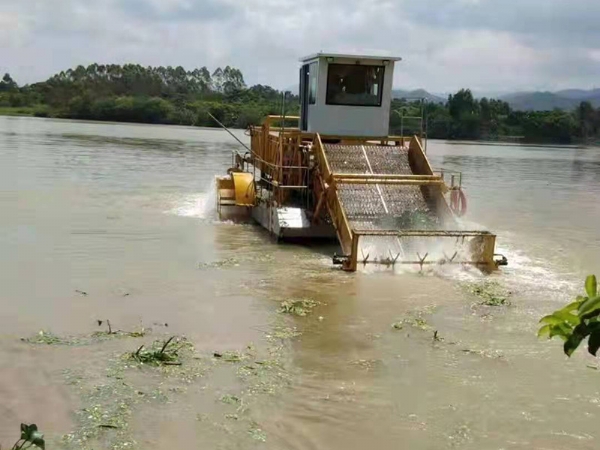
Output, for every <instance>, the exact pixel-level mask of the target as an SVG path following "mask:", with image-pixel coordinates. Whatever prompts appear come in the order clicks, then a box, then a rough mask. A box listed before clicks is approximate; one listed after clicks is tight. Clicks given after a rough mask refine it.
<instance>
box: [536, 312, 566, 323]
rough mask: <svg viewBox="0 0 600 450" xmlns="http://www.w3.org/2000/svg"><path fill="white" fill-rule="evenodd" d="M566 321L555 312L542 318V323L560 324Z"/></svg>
mask: <svg viewBox="0 0 600 450" xmlns="http://www.w3.org/2000/svg"><path fill="white" fill-rule="evenodd" d="M563 322H564V321H563V320H562V319H560V318H558V317H556V316H555V315H554V314H550V315H549V316H544V317H542V318H541V319H540V323H547V324H548V325H558V324H559V323H563Z"/></svg>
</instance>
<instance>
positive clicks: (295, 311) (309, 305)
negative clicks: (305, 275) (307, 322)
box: [279, 298, 319, 317]
mask: <svg viewBox="0 0 600 450" xmlns="http://www.w3.org/2000/svg"><path fill="white" fill-rule="evenodd" d="M318 305H319V302H316V301H314V300H311V299H307V298H303V299H298V300H293V299H290V300H284V301H282V302H281V305H280V307H279V312H281V313H283V314H292V315H294V316H301V317H304V316H307V315H308V314H310V313H311V312H312V310H313V309H314V308H316V307H317V306H318Z"/></svg>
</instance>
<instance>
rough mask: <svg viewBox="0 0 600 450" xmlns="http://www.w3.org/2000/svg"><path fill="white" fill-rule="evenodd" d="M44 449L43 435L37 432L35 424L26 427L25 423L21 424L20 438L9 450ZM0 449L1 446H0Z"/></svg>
mask: <svg viewBox="0 0 600 450" xmlns="http://www.w3.org/2000/svg"><path fill="white" fill-rule="evenodd" d="M33 447H36V448H41V449H42V450H44V449H45V448H46V443H45V442H44V435H43V434H42V433H40V432H39V431H38V427H37V425H36V424H35V423H32V424H31V425H27V424H26V423H22V424H21V438H20V439H19V440H18V441H17V442H15V445H13V446H12V448H11V450H24V449H26V448H33ZM0 449H2V446H0Z"/></svg>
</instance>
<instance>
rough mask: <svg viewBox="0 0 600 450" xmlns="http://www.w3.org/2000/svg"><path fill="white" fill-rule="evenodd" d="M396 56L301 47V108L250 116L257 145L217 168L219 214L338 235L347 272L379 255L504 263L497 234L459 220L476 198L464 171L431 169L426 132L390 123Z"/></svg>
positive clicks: (294, 231) (288, 230)
mask: <svg viewBox="0 0 600 450" xmlns="http://www.w3.org/2000/svg"><path fill="white" fill-rule="evenodd" d="M398 61H400V58H392V57H388V56H365V55H340V54H326V53H317V54H314V55H311V56H308V57H306V58H302V59H301V63H302V65H301V68H300V111H301V112H300V116H299V117H283V116H269V117H266V118H265V120H264V122H263V124H262V125H261V126H255V127H250V129H249V132H250V136H251V147H250V151H249V152H247V153H245V154H241V153H238V152H235V153H234V155H233V164H232V167H231V168H230V169H229V170H228V174H227V175H226V176H219V177H217V179H216V183H217V209H218V211H219V214H220V216H221V217H223V218H226V217H232V216H240V215H241V216H250V217H252V218H253V219H254V220H255V221H256V222H258V223H259V224H260V225H262V226H263V227H264V228H265V229H266V230H268V231H269V233H271V234H272V235H273V236H275V237H276V238H277V239H282V240H285V239H306V240H316V239H321V238H334V239H335V238H337V240H338V241H339V245H340V247H341V255H334V256H333V262H334V263H335V264H341V265H342V268H343V269H344V270H348V271H355V270H356V269H357V267H358V266H359V264H364V265H366V264H373V263H376V264H383V265H387V266H393V265H396V264H416V265H418V266H420V267H421V269H422V268H423V266H424V265H428V264H465V265H474V266H477V267H479V268H481V269H482V270H485V271H492V270H495V269H496V268H497V267H498V266H499V265H502V264H505V263H506V259H505V258H504V257H502V256H501V255H496V254H495V242H496V236H495V235H494V234H492V233H490V232H489V231H482V230H465V229H463V227H462V226H461V225H460V223H459V221H458V220H457V216H458V215H460V214H461V213H463V212H464V208H465V207H466V198H465V196H464V193H463V191H462V189H461V185H462V174H460V173H449V172H444V171H434V170H433V169H432V167H431V166H430V164H429V161H428V159H427V156H426V153H425V151H424V144H425V142H426V141H425V136H424V134H423V133H421V136H417V135H414V136H390V135H389V134H388V130H389V119H390V106H391V101H392V82H393V74H394V65H395V63H396V62H398ZM291 122H293V124H292V123H291ZM446 197H448V200H447V199H446Z"/></svg>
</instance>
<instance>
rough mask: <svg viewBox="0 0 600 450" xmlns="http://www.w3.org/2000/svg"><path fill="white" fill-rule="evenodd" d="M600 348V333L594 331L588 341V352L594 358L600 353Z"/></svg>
mask: <svg viewBox="0 0 600 450" xmlns="http://www.w3.org/2000/svg"><path fill="white" fill-rule="evenodd" d="M599 348H600V331H594V332H592V334H590V338H589V339H588V352H589V353H590V354H592V355H594V356H596V353H598V349H599Z"/></svg>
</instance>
